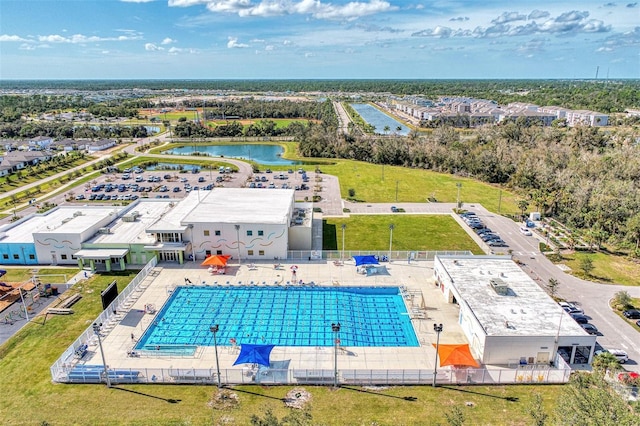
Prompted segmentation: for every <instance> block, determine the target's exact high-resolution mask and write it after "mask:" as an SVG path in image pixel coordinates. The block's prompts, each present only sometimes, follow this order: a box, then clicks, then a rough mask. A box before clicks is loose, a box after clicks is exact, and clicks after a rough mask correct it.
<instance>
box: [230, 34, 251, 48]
mask: <svg viewBox="0 0 640 426" xmlns="http://www.w3.org/2000/svg"><path fill="white" fill-rule="evenodd" d="M227 47H228V48H229V49H243V48H246V47H249V45H248V44H243V43H238V37H231V36H229V41H228V42H227Z"/></svg>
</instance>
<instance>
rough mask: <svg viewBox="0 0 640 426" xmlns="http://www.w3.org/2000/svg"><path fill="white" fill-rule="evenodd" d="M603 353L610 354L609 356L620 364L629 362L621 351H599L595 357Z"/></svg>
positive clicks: (627, 356) (626, 355) (625, 354)
mask: <svg viewBox="0 0 640 426" xmlns="http://www.w3.org/2000/svg"><path fill="white" fill-rule="evenodd" d="M603 353H610V354H611V355H613V356H614V357H616V359H617V360H618V362H620V364H624V363H625V362H627V361H629V355H628V354H627V353H626V352H625V351H623V350H622V349H601V350H599V351H596V352H595V354H596V355H601V354H603Z"/></svg>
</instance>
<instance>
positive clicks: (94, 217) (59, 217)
mask: <svg viewBox="0 0 640 426" xmlns="http://www.w3.org/2000/svg"><path fill="white" fill-rule="evenodd" d="M122 209H123V207H115V206H60V207H58V208H56V209H53V210H50V211H48V212H46V213H44V214H34V215H33V216H27V217H26V218H24V219H23V220H22V221H20V222H18V223H17V224H16V225H15V226H10V227H7V228H5V229H4V232H6V236H5V238H3V239H2V240H0V241H1V242H3V243H33V242H34V240H33V234H37V233H43V232H52V233H67V234H79V233H81V232H83V231H85V230H87V229H89V228H91V227H92V226H94V225H95V223H96V222H98V221H100V220H103V219H104V218H106V217H108V216H110V215H111V216H113V217H114V218H115V217H116V215H117V214H118V212H120V211H121V210H122Z"/></svg>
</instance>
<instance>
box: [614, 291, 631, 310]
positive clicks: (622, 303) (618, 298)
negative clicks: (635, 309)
mask: <svg viewBox="0 0 640 426" xmlns="http://www.w3.org/2000/svg"><path fill="white" fill-rule="evenodd" d="M612 302H613V305H614V306H615V307H616V309H619V308H618V307H620V310H624V309H627V308H629V307H631V306H633V300H632V299H631V296H630V295H629V293H628V292H626V291H624V290H621V291H618V292H616V294H614V295H613V300H612Z"/></svg>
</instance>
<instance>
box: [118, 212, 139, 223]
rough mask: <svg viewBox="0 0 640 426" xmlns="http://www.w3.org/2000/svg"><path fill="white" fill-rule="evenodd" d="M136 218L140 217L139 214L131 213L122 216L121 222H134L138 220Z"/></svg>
mask: <svg viewBox="0 0 640 426" xmlns="http://www.w3.org/2000/svg"><path fill="white" fill-rule="evenodd" d="M138 217H140V213H138V212H132V213H129V214H127V215H124V216H122V221H123V222H135V221H136V219H138Z"/></svg>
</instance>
